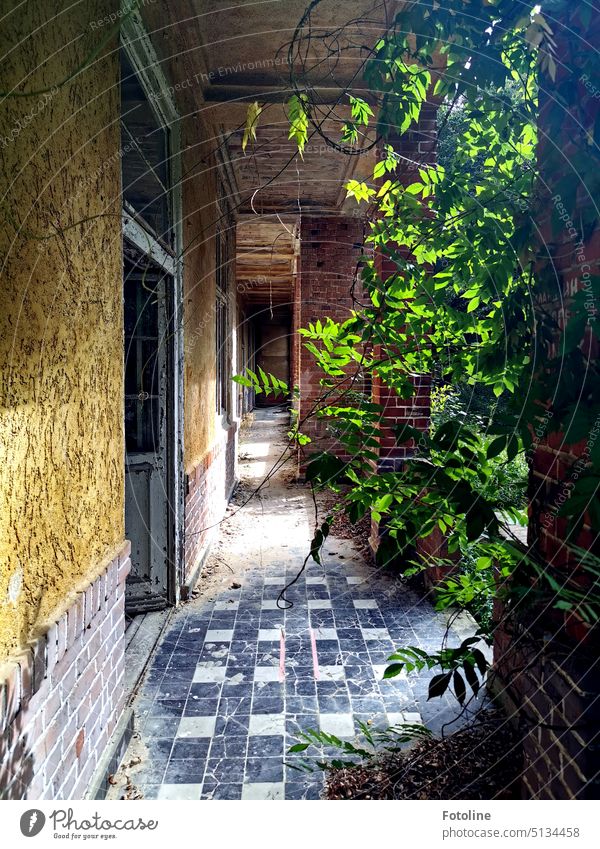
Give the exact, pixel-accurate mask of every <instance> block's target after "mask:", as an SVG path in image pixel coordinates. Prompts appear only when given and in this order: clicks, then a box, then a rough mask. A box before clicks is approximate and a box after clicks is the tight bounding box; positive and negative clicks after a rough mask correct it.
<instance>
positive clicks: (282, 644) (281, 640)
mask: <svg viewBox="0 0 600 849" xmlns="http://www.w3.org/2000/svg"><path fill="white" fill-rule="evenodd" d="M284 678H285V634H284V633H283V628H282V629H281V631H280V636H279V680H280V681H283V680H284Z"/></svg>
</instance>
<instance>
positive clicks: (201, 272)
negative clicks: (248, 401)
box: [183, 120, 218, 474]
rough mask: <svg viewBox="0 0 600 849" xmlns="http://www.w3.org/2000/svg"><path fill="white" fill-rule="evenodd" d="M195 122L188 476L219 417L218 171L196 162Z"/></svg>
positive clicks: (188, 282) (187, 278) (187, 188)
mask: <svg viewBox="0 0 600 849" xmlns="http://www.w3.org/2000/svg"><path fill="white" fill-rule="evenodd" d="M199 131H200V132H201V133H202V134H204V132H205V130H204V128H200V127H198V125H197V124H196V122H195V121H193V120H189V121H187V122H184V151H185V153H184V157H183V170H184V173H185V174H186V175H187V176H186V178H185V179H184V181H183V243H184V245H183V249H184V277H183V280H184V308H183V314H184V350H185V374H184V395H185V407H184V410H185V426H184V427H185V436H184V439H185V471H186V474H189V473H190V472H192V471H193V470H194V469H195V467H196V466H197V465H198V463H200V462H201V460H202V458H203V457H204V455H205V454H206V452H207V451H208V450H209V449H210V448H211V446H212V445H213V443H214V441H215V439H216V438H217V434H216V415H215V350H216V339H215V333H216V314H215V298H216V292H215V221H216V220H217V218H218V209H217V200H216V198H217V186H216V176H215V169H214V167H211V165H212V163H211V161H210V160H209V162H208V163H207V164H204V163H203V162H200V163H198V160H199V159H201V158H204V155H206V153H207V151H206V147H205V145H200V144H198V135H199Z"/></svg>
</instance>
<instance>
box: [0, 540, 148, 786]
mask: <svg viewBox="0 0 600 849" xmlns="http://www.w3.org/2000/svg"><path fill="white" fill-rule="evenodd" d="M129 551H130V545H129V543H125V544H124V545H123V548H122V550H121V552H120V553H119V554H118V555H117V556H116V557H115V559H114V560H113V561H112V562H111V563H109V564H108V566H107V567H106V569H105V570H104V571H103V572H102V574H100V575H99V576H98V577H97V578H96V579H95V580H94V581H93V582H92V583H91V584H90V585H89V586H87V587H85V588H83V589H82V590H81V591H80V592H78V593H77V594H76V595H75V598H74V601H73V602H72V604H71V605H70V607H69V608H68V609H67V610H66V611H65V612H64V613H63V614H62V616H61V617H60V618H59V619H58V620H57V621H56V622H55V623H53V624H52V625H50V627H49V628H48V629H47V631H46V632H45V633H44V634H42V635H41V636H40V637H38V638H37V639H36V640H34V641H32V642H31V643H30V644H29V646H28V647H26V648H25V649H23V650H22V652H21V653H20V654H19V655H18V656H17V657H16V658H14V659H13V660H11V661H10V662H9V663H7V664H5V666H4V667H3V668H2V669H0V799H54V800H61V799H83V797H84V795H85V792H86V790H87V789H88V786H89V784H90V780H91V778H92V776H93V775H94V772H95V770H96V767H97V766H98V762H99V759H100V758H101V757H102V755H103V754H104V752H105V750H106V748H107V745H108V742H109V740H110V737H111V735H112V734H113V732H114V731H115V728H116V725H117V723H118V721H119V719H120V718H121V714H122V712H123V707H124V703H125V693H124V690H123V674H124V668H125V656H124V649H125V640H124V634H125V579H126V578H127V575H128V573H129V570H130V566H131V563H130V560H129Z"/></svg>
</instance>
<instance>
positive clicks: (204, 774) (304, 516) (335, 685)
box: [109, 408, 469, 799]
mask: <svg viewBox="0 0 600 849" xmlns="http://www.w3.org/2000/svg"><path fill="white" fill-rule="evenodd" d="M287 423H288V413H287V411H285V410H284V409H282V408H271V409H267V410H264V409H263V410H261V409H257V410H256V411H255V413H254V420H253V423H252V425H251V426H250V427H248V428H247V429H244V430H243V431H242V437H241V447H240V451H241V456H240V475H241V483H240V486H239V487H238V490H237V492H236V495H235V496H234V499H233V501H232V503H231V505H230V508H229V511H228V518H226V520H225V522H224V524H223V526H222V530H221V534H220V540H219V543H218V544H217V545H216V547H215V551H214V554H213V556H212V558H211V559H210V560H209V563H208V565H207V572H209V573H210V572H211V570H214V571H213V572H212V574H208V575H203V576H202V580H201V584H202V585H203V587H204V589H203V590H202V594H201V596H199V597H197V598H195V599H194V600H192V601H191V602H190V603H188V604H185V605H183V606H182V607H180V608H179V609H178V610H177V611H176V612H175V613H174V614H173V615H172V618H171V620H170V624H169V625H168V627H167V628H166V629H165V633H164V637H163V639H162V642H161V644H160V645H159V647H158V650H157V651H156V653H155V654H154V656H153V658H152V660H151V663H150V665H149V668H148V671H147V674H146V676H145V679H144V680H143V682H142V685H141V687H140V689H139V692H138V695H137V697H136V698H135V700H134V703H133V707H134V711H135V725H136V733H135V736H134V738H133V740H132V743H131V744H130V747H129V751H128V752H127V753H126V755H125V757H124V759H123V766H122V768H121V770H120V774H119V776H118V784H117V785H115V786H113V788H112V790H111V793H110V796H109V798H121V797H122V795H123V793H124V788H125V785H126V784H127V778H129V779H130V781H131V785H133V786H134V788H136V789H137V790H138V791H139V792H140V793H141V794H143V797H144V798H162V799H200V798H201V799H240V798H242V799H283V798H287V799H302V798H306V799H316V798H319V794H320V792H321V790H322V781H323V779H322V773H321V772H320V770H319V769H315V771H314V772H313V773H307V772H305V771H298V770H297V769H294V768H293V766H292V764H293V763H294V757H297V758H300V757H305V756H306V755H309V754H311V751H312V750H309V751H308V752H306V753H305V754H303V755H296V756H294V755H287V754H286V752H287V749H288V748H289V747H290V746H292V745H293V744H294V743H295V742H297V739H296V734H297V732H298V731H301V730H303V729H307V728H314V729H321V730H323V731H327V732H329V733H332V734H335V735H336V736H338V737H341V738H347V739H352V738H354V737H355V734H356V732H357V731H358V727H357V724H356V723H357V721H358V720H363V721H364V722H368V723H369V724H370V725H371V726H372V727H387V726H389V725H397V724H401V723H415V722H417V723H418V722H421V721H424V722H425V723H426V724H427V725H428V726H429V727H430V728H432V729H433V730H436V731H439V730H440V729H441V726H442V725H443V723H444V722H446V721H447V720H448V719H450V718H452V717H453V716H454V715H455V714H456V709H455V706H453V705H451V703H450V701H444V700H443V699H442V700H435V702H434V703H431V702H430V703H427V701H426V698H427V681H426V680H425V676H417V677H415V678H412V677H411V678H410V679H409V678H407V677H404V676H401V677H398V678H395V679H392V680H389V681H383V680H382V674H383V669H384V667H385V663H386V660H387V658H388V656H389V655H390V653H391V652H392V649H393V647H394V646H398V645H407V644H412V645H417V646H421V647H422V648H430V649H434V648H435V647H436V646H439V644H440V639H441V637H442V634H443V632H444V628H445V617H444V616H443V615H442V614H439V613H436V612H435V611H433V609H432V608H431V606H430V605H429V603H428V602H427V601H426V600H421V599H419V597H418V595H417V594H416V593H414V592H413V591H412V590H410V589H408V588H407V587H406V586H405V585H403V584H402V583H401V582H400V580H399V579H398V578H394V577H393V576H391V575H388V574H381V573H379V572H378V571H376V570H375V568H374V567H373V566H372V565H368V564H366V563H365V561H364V558H363V557H362V556H361V555H360V554H359V553H358V551H357V549H356V548H355V547H354V546H353V544H352V543H351V542H350V541H349V540H342V539H336V538H335V537H330V538H329V541H328V544H327V546H326V549H325V556H324V558H323V566H319V565H318V564H316V563H314V562H312V561H310V562H309V564H308V565H307V568H306V570H305V572H304V574H303V575H302V576H301V577H300V578H299V580H298V581H297V582H296V583H295V584H294V586H293V587H291V588H290V589H289V590H288V592H287V597H288V599H289V600H290V601H292V602H293V607H292V608H290V609H289V610H286V611H283V610H279V609H278V608H277V602H276V600H277V596H278V595H279V593H280V591H281V589H282V588H283V586H284V585H285V584H286V583H288V582H289V581H290V580H292V579H293V578H294V577H295V576H296V574H297V572H298V570H299V568H300V567H301V565H302V562H303V560H304V557H305V555H306V552H307V550H308V549H307V547H308V543H309V540H310V538H311V535H312V534H311V530H312V526H311V517H312V515H313V507H312V502H311V499H310V494H309V491H308V489H307V487H305V486H303V485H302V484H299V483H297V482H295V480H294V469H293V464H292V463H291V462H290V463H289V464H288V465H286V466H283V467H282V468H281V469H280V470H279V471H278V472H277V473H276V474H275V475H274V476H273V477H272V478H271V479H270V480H269V482H268V483H267V484H266V485H265V486H264V487H262V488H261V490H260V493H259V494H258V495H257V496H255V497H254V498H252V500H250V501H249V503H248V504H246V506H244V507H243V509H241V510H239V507H240V504H242V503H243V502H245V501H246V500H247V498H248V495H249V494H250V493H251V492H252V490H253V489H254V488H255V487H256V486H258V484H259V483H260V482H261V481H262V480H263V478H264V476H265V474H266V473H268V472H269V470H270V469H271V468H272V467H273V465H274V464H275V463H276V462H277V460H278V459H279V458H280V456H281V454H282V451H283V450H284V449H285V445H286V442H285V432H286V430H287ZM238 584H239V585H241V586H239V587H238V586H237V585H238ZM465 625H466V629H467V631H468V627H469V625H468V622H466V623H465ZM458 627H459V628H460V626H458ZM461 631H462V629H461ZM453 636H454V637H455V638H456V639H458V637H459V634H454V635H453ZM452 642H454V640H453V641H452ZM326 754H329V753H326ZM312 755H313V760H318V757H316V758H315V757H314V756H315V755H318V752H317V750H314V751H312ZM138 759H141V761H140V762H139V763H137V761H138ZM132 763H133V766H131V767H130V766H129V765H130V764H132ZM129 792H130V793H131V792H132V791H131V789H130V791H129ZM134 792H135V791H134Z"/></svg>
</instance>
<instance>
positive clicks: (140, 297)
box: [124, 251, 172, 613]
mask: <svg viewBox="0 0 600 849" xmlns="http://www.w3.org/2000/svg"><path fill="white" fill-rule="evenodd" d="M129 253H130V254H131V253H132V252H131V251H129ZM171 286H172V278H171V276H170V275H168V274H166V273H165V272H164V271H163V270H162V269H161V268H160V267H159V266H157V265H154V264H152V263H151V262H150V261H149V259H148V257H143V258H141V259H139V260H138V261H137V262H135V261H132V260H131V259H129V258H126V260H125V269H124V318H125V448H126V456H125V534H126V537H127V539H129V540H131V564H132V568H131V573H130V576H129V578H128V581H127V586H126V607H127V610H128V611H129V612H131V613H137V612H142V611H147V610H158V609H160V608H162V607H164V606H165V605H166V604H167V603H168V599H169V562H170V559H171V558H170V544H171V539H172V533H171V529H170V527H169V523H170V517H171V513H172V511H171V499H170V497H169V491H170V488H169V456H168V453H169V433H170V422H169V415H170V413H169V410H170V409H171V406H172V405H170V404H169V396H170V386H169V379H170V373H169V372H170V366H171V363H172V356H171V354H170V350H171V344H172V334H171V333H170V332H169V300H170V298H169V295H170V292H171V291H172V288H171Z"/></svg>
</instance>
